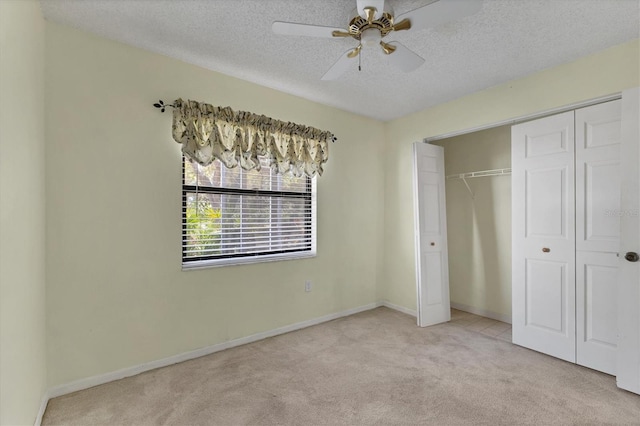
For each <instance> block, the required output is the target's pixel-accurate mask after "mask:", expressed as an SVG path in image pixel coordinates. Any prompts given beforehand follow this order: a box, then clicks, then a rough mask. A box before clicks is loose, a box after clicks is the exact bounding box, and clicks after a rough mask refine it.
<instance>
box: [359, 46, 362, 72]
mask: <svg viewBox="0 0 640 426" xmlns="http://www.w3.org/2000/svg"><path fill="white" fill-rule="evenodd" d="M361 52H362V51H361V50H358V71H362V66H361V65H362V61H361V57H360V54H361Z"/></svg>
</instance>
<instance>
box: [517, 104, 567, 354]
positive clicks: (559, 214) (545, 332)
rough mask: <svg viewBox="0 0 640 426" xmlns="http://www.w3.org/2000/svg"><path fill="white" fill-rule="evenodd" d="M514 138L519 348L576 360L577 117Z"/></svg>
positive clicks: (521, 128)
mask: <svg viewBox="0 0 640 426" xmlns="http://www.w3.org/2000/svg"><path fill="white" fill-rule="evenodd" d="M511 137H512V170H513V171H512V188H513V189H512V203H513V210H512V215H513V217H512V221H513V222H512V226H513V271H512V273H513V283H512V291H513V294H512V299H513V306H512V315H513V343H515V344H518V345H521V346H524V347H527V348H530V349H534V350H536V351H540V352H543V353H546V354H549V355H552V356H555V357H558V358H561V359H564V360H567V361H571V362H575V360H576V351H575V342H576V337H575V336H576V330H575V205H574V203H575V193H574V189H575V186H574V114H573V112H567V113H563V114H558V115H554V116H552V117H546V118H542V119H539V120H535V121H530V122H527V123H523V124H519V125H516V126H513V127H512V135H511Z"/></svg>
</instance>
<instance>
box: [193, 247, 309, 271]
mask: <svg viewBox="0 0 640 426" xmlns="http://www.w3.org/2000/svg"><path fill="white" fill-rule="evenodd" d="M312 257H316V252H315V250H314V251H304V252H297V253H284V254H265V255H262V256H251V257H232V258H228V259H209V260H198V261H195V262H188V263H183V264H182V270H183V271H193V270H198V269H208V268H219V267H221V266H233V265H251V264H254V263H264V262H279V261H281V260H297V259H310V258H312Z"/></svg>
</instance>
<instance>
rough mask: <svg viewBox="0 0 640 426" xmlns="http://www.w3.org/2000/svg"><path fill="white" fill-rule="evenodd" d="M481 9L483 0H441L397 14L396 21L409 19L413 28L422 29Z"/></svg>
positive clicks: (454, 19)
mask: <svg viewBox="0 0 640 426" xmlns="http://www.w3.org/2000/svg"><path fill="white" fill-rule="evenodd" d="M480 9H482V1H481V0H439V1H436V2H435V3H429V4H428V5H426V6H422V7H420V8H418V9H415V10H412V11H411V12H407V13H404V14H402V15H400V16H397V17H396V18H395V21H396V22H400V21H402V20H403V19H409V21H411V28H412V29H418V30H421V29H424V28H431V27H437V26H439V25H442V24H446V23H447V22H452V21H456V20H458V19H461V18H464V17H465V16H469V15H473V14H474V13H476V12H478V11H479V10H480Z"/></svg>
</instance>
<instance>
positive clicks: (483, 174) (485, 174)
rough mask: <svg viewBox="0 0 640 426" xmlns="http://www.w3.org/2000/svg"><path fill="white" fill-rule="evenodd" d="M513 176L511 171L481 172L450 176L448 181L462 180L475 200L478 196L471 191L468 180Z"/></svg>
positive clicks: (494, 170)
mask: <svg viewBox="0 0 640 426" xmlns="http://www.w3.org/2000/svg"><path fill="white" fill-rule="evenodd" d="M510 174H511V169H510V168H508V169H493V170H480V171H477V172H468V173H459V174H457V175H449V176H447V179H462V182H464V186H466V187H467V191H469V194H471V198H472V199H475V198H476V196H475V194H474V193H473V191H472V190H471V187H470V186H469V184H468V183H467V179H471V178H479V177H489V176H507V175H510Z"/></svg>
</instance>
